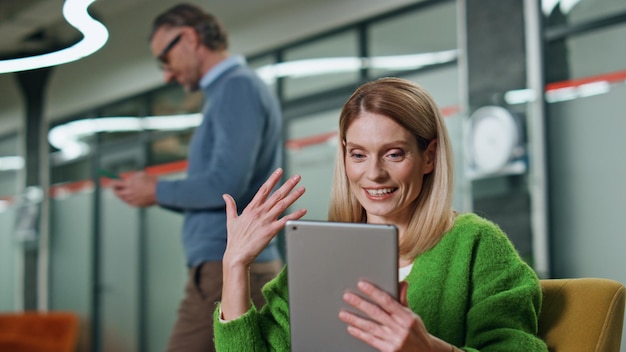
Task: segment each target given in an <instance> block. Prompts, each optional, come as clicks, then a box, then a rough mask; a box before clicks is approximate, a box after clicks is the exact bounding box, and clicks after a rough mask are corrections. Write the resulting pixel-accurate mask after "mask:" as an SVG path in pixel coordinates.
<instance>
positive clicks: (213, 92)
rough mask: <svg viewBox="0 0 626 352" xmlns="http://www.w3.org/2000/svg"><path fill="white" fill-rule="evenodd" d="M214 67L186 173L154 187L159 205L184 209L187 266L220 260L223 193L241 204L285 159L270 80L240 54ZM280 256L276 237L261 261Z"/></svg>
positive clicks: (223, 234) (223, 244) (223, 240)
mask: <svg viewBox="0 0 626 352" xmlns="http://www.w3.org/2000/svg"><path fill="white" fill-rule="evenodd" d="M212 71H213V73H215V72H216V71H217V72H220V73H219V75H218V76H217V77H213V80H212V81H211V82H210V84H208V85H207V86H204V87H203V88H202V90H203V94H204V99H205V102H204V107H203V110H202V113H203V115H204V117H203V120H202V123H201V124H200V125H199V126H198V127H197V128H196V130H195V131H194V134H193V137H192V139H191V142H190V144H189V153H188V159H187V160H188V169H187V177H186V178H184V179H180V180H159V182H158V183H157V191H156V196H157V201H158V203H159V205H161V206H162V207H164V208H167V209H170V210H174V211H179V212H182V213H183V214H184V216H185V219H184V225H183V234H182V240H183V247H184V251H185V255H186V258H187V265H189V266H196V265H198V264H200V263H202V262H204V261H221V260H222V257H223V254H224V250H225V249H226V210H225V209H226V208H225V205H224V200H223V199H222V195H223V194H224V193H228V194H230V195H232V196H233V198H235V201H236V202H237V206H238V207H239V210H240V211H241V210H242V209H243V208H244V207H245V206H246V205H247V204H248V202H250V200H252V198H253V196H254V195H255V193H256V192H257V191H258V189H259V187H261V185H262V184H263V182H265V180H266V179H267V178H268V177H269V176H270V174H271V173H272V172H273V171H274V170H275V169H276V168H278V167H280V166H281V163H282V144H283V141H282V138H283V136H282V116H281V113H280V107H279V104H278V101H277V99H276V98H275V96H274V95H273V94H272V93H271V91H270V90H269V88H268V87H267V86H266V85H265V83H264V82H263V81H261V79H260V78H259V77H258V76H257V75H256V74H255V73H254V72H253V71H252V70H250V69H249V68H248V67H246V66H245V65H244V64H242V63H241V62H240V61H237V60H236V59H235V58H230V59H227V60H225V61H223V62H221V63H220V64H218V66H216V67H215V68H213V69H212ZM210 72H211V71H210ZM278 257H279V253H278V249H277V247H276V244H275V243H271V244H270V245H269V246H268V248H266V249H265V251H263V252H262V253H261V255H260V256H259V257H258V261H267V260H273V259H276V258H278Z"/></svg>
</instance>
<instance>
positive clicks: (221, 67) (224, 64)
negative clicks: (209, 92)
mask: <svg viewBox="0 0 626 352" xmlns="http://www.w3.org/2000/svg"><path fill="white" fill-rule="evenodd" d="M245 64H246V59H245V58H244V57H243V56H242V55H232V56H230V57H228V58H227V59H225V60H223V61H221V62H220V63H218V64H217V65H215V67H213V68H212V69H210V70H209V71H208V72H207V73H206V74H205V75H204V76H203V77H202V79H200V88H202V89H205V88H206V87H208V86H209V85H211V83H213V82H214V81H215V80H216V79H217V78H218V77H219V76H221V75H222V74H223V73H224V72H226V71H227V70H229V69H230V68H232V67H235V66H243V65H245Z"/></svg>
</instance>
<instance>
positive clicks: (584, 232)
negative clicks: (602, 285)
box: [0, 0, 626, 351]
mask: <svg viewBox="0 0 626 352" xmlns="http://www.w3.org/2000/svg"><path fill="white" fill-rule="evenodd" d="M70 1H72V0H68V1H67V2H68V3H69V2H70ZM74 2H75V3H80V2H81V1H80V0H78V1H76V0H75V1H74ZM87 2H89V1H87ZM190 2H193V3H196V4H198V5H201V6H203V7H204V8H206V9H207V10H208V11H209V12H212V13H214V14H215V15H216V16H217V17H218V18H220V19H221V20H222V21H223V22H224V24H225V26H226V28H227V29H228V30H229V33H230V38H231V50H230V51H231V52H232V53H240V54H243V55H245V56H246V58H247V60H248V62H249V64H250V65H251V66H252V67H253V68H255V69H256V70H257V71H258V72H259V74H260V75H261V76H262V78H263V79H264V80H265V81H266V82H267V84H268V85H270V86H271V87H272V89H273V90H274V91H275V93H276V95H277V96H278V97H279V99H280V102H281V104H282V108H283V112H284V116H285V140H286V144H285V169H286V174H287V175H291V174H294V173H300V174H302V176H303V180H302V183H303V184H304V186H305V187H307V188H308V189H309V190H314V191H309V192H308V193H306V194H305V196H303V198H302V199H301V200H299V201H298V203H297V204H296V206H297V207H298V208H300V207H307V208H308V209H309V212H308V214H307V216H306V218H308V219H318V220H324V219H326V213H327V209H328V199H329V191H330V183H331V175H332V166H333V160H334V156H335V151H336V132H337V122H338V116H339V111H340V109H341V106H342V104H343V103H344V102H345V100H346V99H347V98H348V97H349V95H350V94H351V92H352V91H353V90H354V89H355V88H356V87H357V86H358V85H360V84H361V83H363V82H365V81H368V80H372V79H375V78H378V77H383V76H397V77H403V78H407V79H410V80H412V81H415V82H417V83H419V84H421V85H423V86H424V87H425V88H426V89H428V90H429V91H430V92H431V93H432V94H433V96H434V97H435V100H436V101H437V103H438V104H439V106H440V108H441V111H442V113H443V115H444V116H445V120H446V123H447V125H448V128H449V131H450V134H451V137H452V140H453V145H454V149H455V164H456V169H455V175H456V181H455V194H454V205H455V208H456V209H457V210H458V211H460V212H466V211H473V212H476V213H478V214H480V215H482V216H484V217H487V218H489V219H491V220H493V221H494V222H496V223H497V224H498V225H500V226H501V227H502V229H503V230H504V231H505V232H506V233H507V234H508V235H509V236H510V238H511V240H512V241H513V243H514V244H515V245H516V247H517V249H518V251H519V252H520V254H521V255H522V257H523V258H524V259H525V260H527V261H528V263H529V264H531V265H532V266H533V268H534V269H535V270H536V271H537V273H538V275H539V276H540V277H541V278H571V277H603V278H610V279H614V280H617V281H620V282H622V283H626V272H625V271H624V269H623V268H625V267H626V256H624V254H623V252H624V249H625V248H626V227H625V226H624V224H623V222H622V220H624V219H625V218H626V187H625V186H624V180H626V166H625V164H626V163H625V162H624V161H625V159H624V156H623V153H624V152H623V151H624V150H626V138H624V133H625V132H626V115H625V114H626V113H625V111H626V2H624V1H623V0H561V1H559V0H550V1H547V0H543V1H540V0H457V1H454V0H422V1H409V0H385V1H377V0H316V1H313V0H289V1H288V0H261V1H252V0H230V1H225V0H214V1H190ZM82 3H86V1H82ZM176 3H177V1H174V0H150V1H148V0H97V1H95V2H93V4H91V5H90V6H89V16H90V18H93V19H95V20H96V21H97V22H96V24H97V23H101V24H103V25H104V27H106V30H105V31H104V32H103V31H102V28H100V34H101V35H100V37H99V38H100V40H101V43H100V47H98V48H95V49H93V52H92V53H89V54H87V56H85V57H82V58H80V59H78V60H76V61H72V62H69V63H65V64H60V65H55V66H50V67H44V68H39V69H29V70H25V71H19V72H10V71H11V70H10V68H7V67H9V63H10V62H9V61H7V60H12V59H15V58H24V57H33V56H34V57H36V56H38V55H41V54H44V53H49V52H54V51H57V50H63V49H65V48H69V47H72V46H78V44H80V43H83V44H84V43H85V42H86V41H87V40H86V39H87V35H83V34H81V32H80V31H78V30H77V29H76V28H75V27H74V26H72V25H70V23H68V20H66V19H65V18H64V16H63V13H64V11H63V7H64V2H63V1H62V0H20V1H14V0H0V33H2V35H1V36H0V60H3V61H0V72H2V73H0V92H2V94H0V312H15V311H22V310H50V311H54V310H69V311H73V312H76V313H77V314H79V316H80V336H79V350H80V351H161V350H163V349H164V346H165V343H166V341H167V338H168V336H169V331H170V329H171V326H172V324H173V321H174V318H175V313H176V308H177V305H178V303H179V301H180V298H181V297H182V295H183V291H182V289H183V287H184V282H185V277H186V274H187V271H186V267H185V264H184V258H183V254H182V247H181V245H180V228H181V224H182V217H180V216H178V215H176V214H173V213H170V212H168V211H165V210H163V209H160V208H154V207H153V208H148V209H135V208H130V207H128V206H126V205H125V204H123V203H121V201H119V200H118V199H117V198H115V197H114V196H113V194H112V193H111V191H110V189H109V188H108V184H107V179H105V178H101V176H100V175H99V174H98V170H100V169H106V170H109V171H113V172H117V173H120V174H122V175H123V174H124V173H125V172H131V171H134V170H140V169H146V170H147V171H148V172H149V173H152V174H155V175H159V176H160V177H168V178H177V177H182V176H184V174H185V169H186V161H185V156H186V152H187V150H186V149H187V144H188V141H189V138H190V136H191V133H192V131H193V127H194V126H195V125H196V124H197V123H198V121H199V120H198V112H199V110H200V107H201V104H202V96H201V95H199V93H197V94H196V93H194V94H186V93H185V92H184V91H183V90H182V89H181V88H179V87H178V86H175V85H166V84H164V83H163V81H162V73H161V72H160V71H159V69H158V66H157V64H156V62H155V60H154V59H153V58H152V56H151V54H150V51H149V47H148V33H149V31H150V26H151V22H152V19H153V18H154V17H155V16H156V15H157V14H158V13H160V12H162V11H163V10H165V9H167V8H168V7H170V6H173V5H174V4H176ZM76 6H78V5H76ZM66 7H67V9H66V11H67V12H71V10H72V6H66ZM83 7H84V6H83ZM66 15H67V14H66ZM96 29H98V27H97V25H96ZM83 39H85V42H82V41H81V40H83ZM81 45H82V44H81ZM11 62H14V61H11ZM622 346H623V347H622V350H624V351H626V348H625V347H626V344H625V343H624V342H623V343H622Z"/></svg>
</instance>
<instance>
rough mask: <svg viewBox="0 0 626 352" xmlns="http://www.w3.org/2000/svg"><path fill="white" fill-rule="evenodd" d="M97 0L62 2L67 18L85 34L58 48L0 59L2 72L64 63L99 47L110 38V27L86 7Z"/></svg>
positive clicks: (93, 51) (88, 53)
mask: <svg viewBox="0 0 626 352" xmlns="http://www.w3.org/2000/svg"><path fill="white" fill-rule="evenodd" d="M94 1H95V0H66V1H65V4H63V16H64V17H65V20H66V21H67V22H68V23H69V24H71V25H72V26H73V27H75V28H76V29H77V30H79V31H80V32H81V33H82V34H83V39H82V40H81V41H79V42H78V43H76V44H74V45H72V46H70V47H68V48H65V49H61V50H58V51H55V52H51V53H47V54H42V55H36V56H30V57H24V58H19V59H9V60H0V73H7V72H17V71H26V70H33V69H37V68H42V67H50V66H55V65H61V64H65V63H68V62H72V61H76V60H79V59H82V58H83V57H85V56H89V55H91V54H93V53H95V52H96V51H98V50H99V49H100V48H101V47H102V46H104V44H105V43H106V41H107V40H108V38H109V32H108V31H107V28H106V27H105V26H104V25H103V24H102V23H100V22H98V21H96V20H95V19H93V18H92V17H91V16H90V15H89V12H87V8H88V7H89V5H91V4H92V3H93V2H94Z"/></svg>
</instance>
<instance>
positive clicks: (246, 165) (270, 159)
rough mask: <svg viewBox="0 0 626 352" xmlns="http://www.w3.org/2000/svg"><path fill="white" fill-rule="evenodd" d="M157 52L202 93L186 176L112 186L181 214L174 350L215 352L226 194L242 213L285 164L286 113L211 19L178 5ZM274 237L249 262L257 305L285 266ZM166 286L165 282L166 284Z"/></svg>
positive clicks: (164, 20) (175, 75)
mask: <svg viewBox="0 0 626 352" xmlns="http://www.w3.org/2000/svg"><path fill="white" fill-rule="evenodd" d="M150 49H151V51H152V54H153V55H154V57H155V58H156V59H157V60H158V62H159V64H160V66H161V68H162V69H163V74H164V78H165V81H166V82H177V83H178V84H180V85H181V86H182V87H184V89H185V90H186V91H188V92H192V91H196V90H198V89H201V90H202V92H203V95H204V104H203V108H202V113H203V116H204V117H203V120H202V123H201V124H200V125H199V126H198V127H197V128H196V130H195V131H194V135H193V137H192V139H191V142H190V145H189V155H188V169H187V177H186V178H184V179H180V180H158V179H157V178H156V177H155V176H151V175H148V174H147V173H145V172H137V173H134V174H132V175H131V176H129V177H127V178H125V179H123V180H115V181H113V183H112V187H113V190H114V192H115V194H116V195H117V196H118V197H119V198H120V199H121V200H123V201H124V202H126V203H127V204H129V205H132V206H137V207H147V206H151V205H157V204H158V205H159V206H161V207H163V208H166V209H170V210H173V211H177V212H181V213H182V214H184V225H183V230H182V242H183V247H184V252H185V256H186V260H187V265H188V267H189V278H188V283H187V287H186V289H185V297H184V299H183V301H182V302H181V304H180V307H179V310H178V317H177V320H176V323H175V325H174V328H173V331H172V334H171V337H170V341H169V345H168V349H167V351H185V352H193V351H203V352H206V351H214V347H213V326H212V323H213V311H214V309H215V303H216V302H217V301H219V300H220V299H221V291H222V263H221V261H222V256H223V253H224V250H225V248H226V212H225V203H224V200H223V199H222V195H223V194H226V193H228V194H231V195H232V196H233V197H234V198H235V200H236V202H237V206H238V208H239V210H241V209H243V208H244V207H245V206H246V205H247V204H248V202H249V201H250V200H251V199H252V197H253V196H254V194H255V193H256V191H257V190H258V189H259V187H260V186H261V184H263V182H264V181H265V180H266V179H267V178H268V177H269V175H270V174H271V173H272V172H273V171H274V170H275V169H276V168H278V167H279V166H281V163H282V159H281V158H282V144H283V141H282V117H281V113H280V107H279V104H278V101H277V100H276V98H275V97H274V96H273V94H272V93H271V92H270V90H269V88H268V87H267V86H266V85H265V84H264V82H263V81H261V79H260V78H259V77H258V76H257V75H256V74H255V73H254V72H253V71H252V70H251V69H249V68H248V67H247V66H246V64H245V60H244V58H243V57H242V56H237V55H230V54H229V52H228V38H227V34H226V31H225V29H224V27H223V26H222V24H221V23H220V22H219V20H218V19H217V18H215V17H214V16H213V15H211V14H209V13H206V12H204V11H203V10H202V9H200V8H198V7H196V6H194V5H189V4H180V5H177V6H174V7H172V8H170V9H169V10H167V11H165V12H164V13H162V14H161V15H159V16H158V17H157V18H156V19H155V20H154V23H153V27H152V32H151V35H150ZM279 258H280V257H279V252H278V248H277V245H276V243H270V245H269V246H268V247H267V248H266V249H265V250H264V251H263V253H262V254H261V255H260V257H259V259H258V260H257V261H256V262H255V263H254V264H252V266H251V267H250V272H251V290H252V297H253V301H254V303H255V304H256V305H257V306H258V307H260V306H261V305H262V304H263V297H262V295H261V292H260V290H261V287H262V286H263V285H264V284H265V283H266V282H267V281H269V280H270V279H271V278H273V277H274V276H275V275H276V274H277V273H278V271H280V269H281V267H282V262H281V261H280V259H279ZM163 284H167V283H163Z"/></svg>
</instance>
